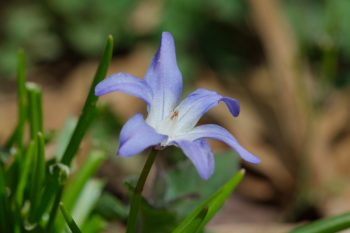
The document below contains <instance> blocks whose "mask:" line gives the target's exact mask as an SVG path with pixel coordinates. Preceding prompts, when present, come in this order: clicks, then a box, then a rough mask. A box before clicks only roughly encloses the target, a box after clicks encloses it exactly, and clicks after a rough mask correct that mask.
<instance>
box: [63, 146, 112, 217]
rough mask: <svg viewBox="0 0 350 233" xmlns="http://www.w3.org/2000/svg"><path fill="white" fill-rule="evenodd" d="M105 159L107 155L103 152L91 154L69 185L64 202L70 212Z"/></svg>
mask: <svg viewBox="0 0 350 233" xmlns="http://www.w3.org/2000/svg"><path fill="white" fill-rule="evenodd" d="M105 158H106V156H105V154H104V153H103V152H101V151H93V152H91V154H90V155H89V156H88V158H87V160H86V161H85V162H84V164H83V165H82V167H81V168H80V170H79V171H78V173H77V174H76V177H74V179H73V180H72V181H71V182H70V183H68V184H67V187H66V192H65V195H64V197H63V202H64V204H65V206H66V208H67V209H68V210H69V211H71V210H72V208H73V207H74V205H75V203H76V201H77V199H78V198H79V195H80V194H81V191H82V190H83V188H84V186H85V184H86V183H87V181H88V180H89V179H90V178H91V177H92V176H93V175H94V174H95V173H96V171H97V169H98V168H99V167H100V165H101V163H102V162H103V161H104V159H105Z"/></svg>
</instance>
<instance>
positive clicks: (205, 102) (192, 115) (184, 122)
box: [174, 89, 240, 132]
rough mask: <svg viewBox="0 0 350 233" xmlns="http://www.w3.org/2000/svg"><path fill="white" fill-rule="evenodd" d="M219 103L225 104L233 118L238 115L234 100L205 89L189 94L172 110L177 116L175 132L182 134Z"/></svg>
mask: <svg viewBox="0 0 350 233" xmlns="http://www.w3.org/2000/svg"><path fill="white" fill-rule="evenodd" d="M220 101H223V102H224V103H225V104H226V106H227V107H228V109H229V110H230V112H231V114H232V115H233V116H238V115H239V111H240V107H239V103H238V101H237V100H236V99H233V98H229V97H224V96H221V95H219V94H218V93H216V92H214V91H209V90H207V89H197V90H195V91H194V92H192V93H191V94H189V95H188V96H187V97H186V99H184V100H183V101H182V102H181V103H180V104H179V106H178V107H176V109H175V110H174V112H177V116H178V118H177V123H176V130H177V131H178V132H182V131H184V130H185V131H186V130H188V129H191V128H193V127H194V126H195V125H196V124H197V122H198V121H199V119H200V118H201V117H202V116H203V114H204V113H206V112H207V111H208V110H209V109H211V108H212V107H214V106H216V105H217V104H218V103H219V102H220Z"/></svg>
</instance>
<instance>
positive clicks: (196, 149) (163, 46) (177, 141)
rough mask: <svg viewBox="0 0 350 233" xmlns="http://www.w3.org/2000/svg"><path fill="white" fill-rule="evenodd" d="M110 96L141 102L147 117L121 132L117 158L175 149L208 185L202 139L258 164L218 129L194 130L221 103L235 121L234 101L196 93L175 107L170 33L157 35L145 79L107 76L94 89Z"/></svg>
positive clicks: (207, 151)
mask: <svg viewBox="0 0 350 233" xmlns="http://www.w3.org/2000/svg"><path fill="white" fill-rule="evenodd" d="M114 91H119V92H124V93H127V94H129V95H132V96H136V97H138V98H141V99H142V100H143V101H145V102H146V104H147V112H148V116H147V118H146V119H144V117H143V115H142V114H140V113H139V114H136V115H134V116H133V117H131V118H130V119H129V120H128V121H127V122H126V123H125V125H124V126H123V127H122V129H121V132H120V142H119V148H118V152H117V153H118V154H119V155H120V156H124V157H129V156H132V155H136V154H138V153H140V152H142V151H143V150H145V149H146V148H148V147H151V146H154V147H166V146H171V145H174V146H176V147H179V148H181V149H182V151H183V152H184V154H185V155H186V156H187V157H188V158H189V159H190V160H191V162H192V163H193V165H194V166H195V167H196V169H197V171H198V173H199V175H200V176H201V177H202V178H203V179H208V178H209V177H210V176H211V175H212V174H213V172H214V156H213V153H212V151H211V148H210V146H209V144H208V142H207V139H215V140H219V141H222V142H224V143H226V144H227V145H228V146H230V147H231V148H232V149H233V150H235V151H236V152H237V153H238V154H239V155H240V157H241V158H242V159H244V160H245V161H248V162H250V163H254V164H256V163H259V161H260V160H259V158H257V157H256V156H254V155H253V154H251V153H250V152H249V151H247V150H246V149H244V148H243V147H242V146H241V145H240V144H239V143H238V142H237V140H236V139H235V138H234V137H233V136H232V135H231V134H230V133H229V132H228V131H227V130H226V129H224V128H223V127H221V126H219V125H215V124H205V125H199V126H196V124H197V123H198V121H199V119H200V118H201V117H202V116H203V114H204V113H206V112H207V111H208V110H209V109H211V108H212V107H214V106H216V105H217V104H218V103H219V102H221V101H222V102H224V103H225V104H226V106H227V108H228V110H229V111H230V112H231V114H232V115H233V116H235V117H237V116H238V114H239V112H240V106H239V103H238V101H237V100H236V99H233V98H230V97H225V96H221V95H219V94H218V93H216V92H214V91H210V90H206V89H197V90H195V91H194V92H192V93H190V94H189V95H188V96H187V97H186V98H185V99H184V100H183V101H181V102H180V103H179V99H180V96H181V93H182V75H181V72H180V70H179V68H178V66H177V63H176V54H175V44H174V39H173V37H172V35H171V34H170V33H169V32H163V33H162V38H161V41H160V47H159V49H158V51H157V52H156V54H155V56H154V58H153V60H152V62H151V65H150V67H149V68H148V70H147V72H146V75H145V77H144V79H140V78H137V77H135V76H133V75H131V74H127V73H116V74H112V75H111V76H109V77H108V78H106V79H105V80H103V81H101V82H100V83H99V84H98V85H97V86H96V88H95V95H97V96H101V95H105V94H107V93H110V92H114Z"/></svg>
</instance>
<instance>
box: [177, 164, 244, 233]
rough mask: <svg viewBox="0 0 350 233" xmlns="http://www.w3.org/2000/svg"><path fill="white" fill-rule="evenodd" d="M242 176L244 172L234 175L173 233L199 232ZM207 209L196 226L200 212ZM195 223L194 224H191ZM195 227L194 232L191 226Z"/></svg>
mask: <svg viewBox="0 0 350 233" xmlns="http://www.w3.org/2000/svg"><path fill="white" fill-rule="evenodd" d="M243 176H244V170H240V171H239V172H238V173H237V174H236V175H234V176H233V177H232V178H231V179H230V180H229V181H228V182H227V183H226V184H225V185H224V186H222V187H221V188H220V189H219V190H218V191H217V192H215V193H214V194H213V195H211V196H210V197H209V198H208V199H207V200H206V201H205V202H204V203H202V204H201V205H200V206H198V207H197V208H196V209H195V210H194V211H193V212H192V213H191V214H189V215H188V216H187V217H186V218H185V219H184V220H183V221H182V222H181V223H180V224H179V225H178V226H177V227H176V229H175V230H174V231H173V233H180V232H181V233H185V232H191V233H192V232H198V231H199V230H201V229H202V228H203V227H204V226H205V224H206V223H208V222H209V220H210V219H212V217H214V215H215V214H216V213H217V211H218V210H219V209H220V208H221V206H222V205H223V204H224V202H225V201H226V199H227V198H229V197H230V195H231V193H232V192H233V190H234V189H235V188H236V186H237V185H238V184H239V183H240V181H241V180H242V178H243ZM205 209H207V210H208V212H207V214H206V215H205V218H204V219H203V220H202V221H201V222H200V224H198V220H199V217H198V216H201V214H200V213H201V212H202V213H203V212H204V210H205ZM193 221H195V222H196V223H193ZM194 225H195V226H197V227H196V231H193V226H194Z"/></svg>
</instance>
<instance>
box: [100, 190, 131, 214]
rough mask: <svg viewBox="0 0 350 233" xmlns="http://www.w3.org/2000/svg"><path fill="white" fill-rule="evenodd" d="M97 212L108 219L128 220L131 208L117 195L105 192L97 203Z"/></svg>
mask: <svg viewBox="0 0 350 233" xmlns="http://www.w3.org/2000/svg"><path fill="white" fill-rule="evenodd" d="M96 212H97V213H98V214H100V215H101V216H103V217H104V218H106V219H110V220H112V219H121V220H126V219H127V217H128V213H129V208H128V207H127V206H126V205H125V204H124V203H122V202H121V201H120V200H119V199H117V198H116V197H114V196H112V195H110V194H107V193H104V194H102V196H101V198H100V199H99V200H98V202H97V204H96Z"/></svg>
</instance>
